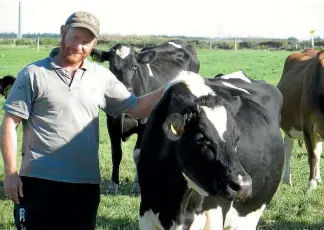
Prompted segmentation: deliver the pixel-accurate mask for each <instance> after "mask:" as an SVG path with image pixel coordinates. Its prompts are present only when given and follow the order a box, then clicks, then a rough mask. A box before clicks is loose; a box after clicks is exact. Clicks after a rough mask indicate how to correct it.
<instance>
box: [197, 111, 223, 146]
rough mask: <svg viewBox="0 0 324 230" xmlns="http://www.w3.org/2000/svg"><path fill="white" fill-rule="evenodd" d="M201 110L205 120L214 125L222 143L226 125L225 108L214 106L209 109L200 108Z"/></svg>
mask: <svg viewBox="0 0 324 230" xmlns="http://www.w3.org/2000/svg"><path fill="white" fill-rule="evenodd" d="M201 108H202V109H203V110H204V111H205V113H206V116H207V118H208V119H209V120H210V122H211V123H212V124H213V125H214V127H215V129H216V130H217V132H218V135H219V136H220V138H221V139H222V140H223V141H224V133H225V131H226V125H227V113H226V109H225V107H224V106H216V107H214V108H209V107H206V106H201Z"/></svg>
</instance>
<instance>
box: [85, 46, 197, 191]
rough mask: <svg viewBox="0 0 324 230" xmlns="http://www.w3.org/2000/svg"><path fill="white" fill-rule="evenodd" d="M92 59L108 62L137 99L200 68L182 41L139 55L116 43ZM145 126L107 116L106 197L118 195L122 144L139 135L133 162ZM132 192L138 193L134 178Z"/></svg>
mask: <svg viewBox="0 0 324 230" xmlns="http://www.w3.org/2000/svg"><path fill="white" fill-rule="evenodd" d="M91 56H92V57H93V58H94V59H95V60H96V61H99V62H103V61H109V69H110V70H111V71H112V73H113V74H114V75H115V76H116V77H117V78H118V79H119V80H120V81H121V82H122V83H124V85H125V86H126V87H127V88H128V89H129V90H130V91H132V92H133V93H134V94H135V95H136V96H141V95H144V94H147V93H149V92H152V91H154V90H156V89H158V88H159V87H161V86H163V85H164V84H166V83H167V82H168V81H170V80H171V79H173V78H174V77H175V76H176V75H177V74H178V73H179V72H180V71H181V70H187V71H192V72H196V73H198V71H199V68H200V64H199V61H198V58H197V53H196V50H195V49H194V48H193V47H192V46H191V45H189V44H187V43H185V42H183V41H181V40H174V41H169V42H166V43H163V44H161V45H159V46H154V47H145V48H143V49H142V50H141V51H140V52H136V51H135V49H134V47H132V46H130V45H128V44H122V43H118V44H116V45H115V46H114V47H112V48H111V49H110V50H109V51H102V50H98V49H94V50H93V51H92V53H91ZM145 123H146V119H142V120H135V119H133V118H132V117H129V116H127V115H122V116H121V117H118V118H113V117H112V116H110V115H108V114H107V128H108V132H109V135H110V141H111V151H112V163H113V168H112V176H111V181H110V184H109V188H108V192H109V193H117V192H118V187H119V166H120V162H121V159H122V148H121V141H126V140H127V138H128V137H129V136H130V135H132V134H134V133H136V134H137V135H138V137H137V142H136V145H135V148H134V154H133V155H134V160H135V161H136V158H137V157H138V153H139V151H138V149H139V145H140V142H141V138H142V133H143V130H144V126H145ZM132 192H139V187H138V184H137V179H136V178H135V179H134V186H133V189H132Z"/></svg>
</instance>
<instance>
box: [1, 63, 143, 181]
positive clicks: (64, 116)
mask: <svg viewBox="0 0 324 230" xmlns="http://www.w3.org/2000/svg"><path fill="white" fill-rule="evenodd" d="M136 103H137V97H136V96H134V95H133V94H131V93H130V92H128V91H127V89H126V88H125V86H124V85H123V84H122V83H121V82H120V81H118V80H117V79H116V77H115V76H114V75H113V74H112V73H111V72H110V71H109V70H108V69H107V68H105V67H103V66H100V65H98V64H96V63H92V62H89V61H88V60H85V61H84V62H83V65H82V66H81V67H80V68H79V69H78V70H77V72H76V73H75V76H74V78H73V80H72V78H71V77H70V75H69V73H68V72H67V71H66V70H65V69H63V68H61V67H60V66H57V65H56V64H55V63H54V62H53V61H52V58H51V57H48V58H45V59H43V60H39V61H36V62H34V63H32V64H30V65H28V66H27V67H25V68H24V69H23V70H22V71H21V72H20V73H19V75H18V76H17V79H16V81H15V83H14V85H13V86H12V88H11V90H10V93H9V95H8V98H7V100H6V102H5V104H4V106H3V109H4V110H6V111H7V112H9V113H12V114H15V115H17V116H20V117H22V118H23V121H22V124H23V145H22V153H23V156H22V164H21V168H20V175H22V176H29V177H37V178H44V179H49V180H55V181H62V182H73V183H100V179H101V176H100V171H99V157H98V149H99V108H100V109H102V110H103V111H105V112H106V113H108V114H110V115H112V116H114V117H117V116H119V115H120V114H121V113H123V112H125V111H127V110H128V109H130V108H132V107H134V106H135V105H136Z"/></svg>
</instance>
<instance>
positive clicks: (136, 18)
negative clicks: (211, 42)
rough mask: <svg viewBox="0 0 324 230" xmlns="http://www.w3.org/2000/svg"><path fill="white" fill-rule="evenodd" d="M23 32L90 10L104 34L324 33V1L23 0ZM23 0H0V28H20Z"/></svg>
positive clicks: (53, 28) (46, 28)
mask: <svg viewBox="0 0 324 230" xmlns="http://www.w3.org/2000/svg"><path fill="white" fill-rule="evenodd" d="M21 3H22V5H21V6H22V11H21V12H22V20H21V21H22V33H23V34H24V33H59V31H60V26H61V25H62V24H64V22H65V20H66V19H67V18H68V16H69V15H70V14H72V13H73V12H75V11H78V10H84V11H89V12H91V13H93V14H94V15H96V16H97V18H98V19H99V21H100V34H102V35H108V34H119V35H162V34H163V35H184V36H199V37H264V38H288V37H296V38H298V39H303V40H305V39H310V30H311V29H313V30H315V37H317V36H319V37H322V38H324V0H21ZM18 5H19V4H18V0H0V33H1V32H15V33H17V32H18Z"/></svg>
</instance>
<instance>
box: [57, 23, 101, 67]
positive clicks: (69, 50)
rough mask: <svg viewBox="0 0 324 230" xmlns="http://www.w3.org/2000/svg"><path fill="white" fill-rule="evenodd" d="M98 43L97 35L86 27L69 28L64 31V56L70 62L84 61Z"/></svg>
mask: <svg viewBox="0 0 324 230" xmlns="http://www.w3.org/2000/svg"><path fill="white" fill-rule="evenodd" d="M95 43H96V38H95V36H94V35H93V34H92V33H91V32H90V31H89V30H87V29H85V28H69V29H68V30H67V31H64V32H63V37H62V41H61V47H62V51H63V58H64V60H65V61H66V62H68V63H69V64H77V63H79V62H82V61H83V60H84V59H85V58H86V57H88V56H89V54H90V52H91V50H92V48H93V47H94V45H95Z"/></svg>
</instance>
